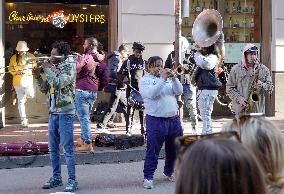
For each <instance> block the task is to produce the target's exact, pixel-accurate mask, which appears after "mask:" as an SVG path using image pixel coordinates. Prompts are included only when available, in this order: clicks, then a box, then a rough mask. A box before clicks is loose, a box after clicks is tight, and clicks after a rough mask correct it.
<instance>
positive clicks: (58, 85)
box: [37, 57, 76, 112]
mask: <svg viewBox="0 0 284 194" xmlns="http://www.w3.org/2000/svg"><path fill="white" fill-rule="evenodd" d="M44 73H45V75H46V80H43V79H42V77H39V78H37V82H38V85H39V87H40V91H41V92H43V93H46V94H47V93H48V94H49V101H50V102H51V98H50V97H51V93H53V92H54V97H55V108H56V112H68V111H71V110H74V109H75V104H74V98H75V82H76V60H75V59H74V58H73V57H68V58H67V59H66V60H65V61H64V62H62V63H61V64H59V65H58V66H57V67H56V68H44ZM49 106H50V103H49Z"/></svg>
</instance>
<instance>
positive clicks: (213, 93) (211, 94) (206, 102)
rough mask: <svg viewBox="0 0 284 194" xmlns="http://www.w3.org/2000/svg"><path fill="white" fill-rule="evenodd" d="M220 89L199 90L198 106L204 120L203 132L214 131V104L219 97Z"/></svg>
mask: <svg viewBox="0 0 284 194" xmlns="http://www.w3.org/2000/svg"><path fill="white" fill-rule="evenodd" d="M217 94H218V90H199V91H198V94H197V95H198V108H199V111H200V115H201V117H202V121H203V128H202V134H210V133H212V119H211V114H212V112H213V104H214V101H215V99H216V97H217Z"/></svg>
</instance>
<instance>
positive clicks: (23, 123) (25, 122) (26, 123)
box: [21, 121, 29, 128]
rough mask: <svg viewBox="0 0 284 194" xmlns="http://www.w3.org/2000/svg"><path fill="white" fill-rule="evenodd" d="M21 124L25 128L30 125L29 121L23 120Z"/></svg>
mask: <svg viewBox="0 0 284 194" xmlns="http://www.w3.org/2000/svg"><path fill="white" fill-rule="evenodd" d="M21 126H22V127H23V128H28V127H29V124H28V122H27V121H23V122H22V123H21Z"/></svg>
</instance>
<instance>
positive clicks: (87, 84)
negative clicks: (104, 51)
mask: <svg viewBox="0 0 284 194" xmlns="http://www.w3.org/2000/svg"><path fill="white" fill-rule="evenodd" d="M97 54H98V52H89V53H87V54H85V55H83V57H81V58H80V60H79V61H78V62H77V65H76V70H77V77H76V89H80V90H88V91H94V92H96V91H101V90H103V88H104V87H105V86H106V85H107V84H108V81H109V73H108V69H107V66H106V63H105V62H104V61H99V60H98V57H97ZM94 62H99V64H98V65H97V67H96V69H95V74H94V75H93V76H91V75H90V74H92V72H93V71H94V65H93V64H94Z"/></svg>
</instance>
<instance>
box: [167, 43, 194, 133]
mask: <svg viewBox="0 0 284 194" xmlns="http://www.w3.org/2000/svg"><path fill="white" fill-rule="evenodd" d="M174 44H175V42H173V45H174ZM188 48H189V43H188V41H187V39H186V38H185V37H182V38H181V52H182V55H181V58H182V62H183V65H182V66H181V67H180V69H183V70H184V72H183V73H181V74H180V75H179V76H178V78H179V80H180V82H181V84H182V86H183V93H182V95H181V100H182V101H183V102H181V101H180V102H179V101H178V103H179V104H180V103H181V104H183V103H184V105H185V107H186V109H187V111H188V113H189V117H190V121H191V127H192V133H196V129H197V123H198V119H197V107H196V87H195V86H194V85H192V84H191V78H192V75H191V72H193V71H192V69H191V68H187V67H189V60H188V58H187V55H188V54H187V53H186V52H187V50H188ZM174 59H175V52H174V51H172V52H171V53H170V54H169V55H168V58H167V60H166V61H165V68H169V69H172V68H173V67H174V63H175V61H174ZM184 66H186V67H185V68H184ZM177 71H178V70H177Z"/></svg>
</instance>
